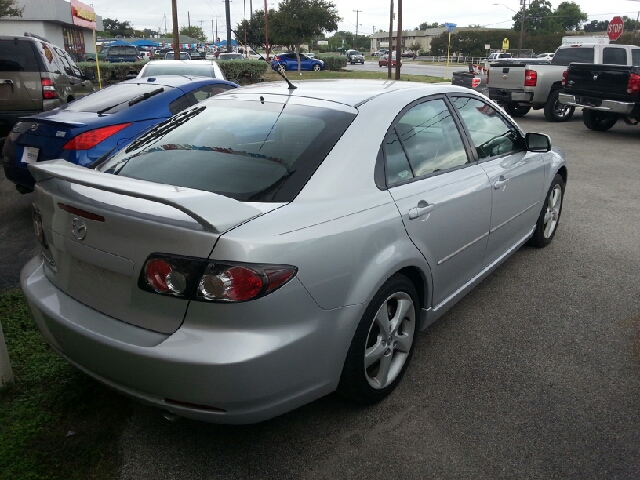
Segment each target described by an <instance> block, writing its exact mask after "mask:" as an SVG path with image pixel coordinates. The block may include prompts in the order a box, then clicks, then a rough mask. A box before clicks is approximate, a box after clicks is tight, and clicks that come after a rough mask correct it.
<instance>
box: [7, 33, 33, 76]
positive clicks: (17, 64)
mask: <svg viewBox="0 0 640 480" xmlns="http://www.w3.org/2000/svg"><path fill="white" fill-rule="evenodd" d="M39 71H40V66H39V65H38V59H37V58H36V52H35V51H34V49H33V47H32V46H31V42H25V41H20V40H18V41H17V42H14V41H13V39H11V40H0V72H39Z"/></svg>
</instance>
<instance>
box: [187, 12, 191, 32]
mask: <svg viewBox="0 0 640 480" xmlns="http://www.w3.org/2000/svg"><path fill="white" fill-rule="evenodd" d="M187 25H188V26H189V35H191V12H189V10H187Z"/></svg>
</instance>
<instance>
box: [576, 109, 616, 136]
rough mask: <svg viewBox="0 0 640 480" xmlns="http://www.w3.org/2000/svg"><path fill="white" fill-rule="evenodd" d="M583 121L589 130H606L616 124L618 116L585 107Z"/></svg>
mask: <svg viewBox="0 0 640 480" xmlns="http://www.w3.org/2000/svg"><path fill="white" fill-rule="evenodd" d="M582 121H583V122H584V124H585V125H586V126H587V128H588V129H589V130H595V131H597V132H604V131H605V130H609V129H610V128H611V127H613V126H614V125H615V124H616V122H617V121H618V117H616V116H614V115H611V114H608V113H603V112H597V111H595V110H588V109H584V110H583V111H582Z"/></svg>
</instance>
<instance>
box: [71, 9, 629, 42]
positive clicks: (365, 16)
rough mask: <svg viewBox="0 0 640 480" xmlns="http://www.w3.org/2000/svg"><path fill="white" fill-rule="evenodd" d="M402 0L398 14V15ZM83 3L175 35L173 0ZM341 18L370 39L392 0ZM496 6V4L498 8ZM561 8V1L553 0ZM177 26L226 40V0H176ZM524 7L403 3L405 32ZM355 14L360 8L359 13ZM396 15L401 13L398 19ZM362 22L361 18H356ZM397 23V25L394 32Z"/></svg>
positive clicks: (592, 12) (491, 20) (241, 14)
mask: <svg viewBox="0 0 640 480" xmlns="http://www.w3.org/2000/svg"><path fill="white" fill-rule="evenodd" d="M397 1H398V0H395V11H396V14H397ZM267 2H268V5H269V8H277V4H278V2H277V1H276V0H267ZM83 3H85V4H87V5H92V6H93V8H94V10H95V12H96V14H97V15H100V16H102V18H112V19H118V20H119V21H126V20H128V21H130V22H131V23H132V25H133V26H134V28H136V29H137V30H143V29H145V28H150V29H152V30H158V31H160V32H161V33H164V30H165V22H166V28H167V29H168V31H169V32H171V28H172V27H171V25H172V20H171V0H151V1H147V2H133V1H131V0H84V1H83ZM333 3H334V5H336V7H337V10H338V14H339V15H340V16H341V17H342V21H341V22H340V23H339V30H345V31H350V32H354V33H355V32H356V23H357V24H358V34H359V35H360V34H362V35H369V34H371V33H372V32H373V31H374V29H375V31H378V30H384V31H388V29H389V8H390V1H389V0H333ZM494 3H495V4H496V5H494ZM551 3H552V5H553V8H556V7H557V6H558V4H559V3H561V0H551ZM576 3H577V4H578V5H580V8H581V9H582V11H584V12H586V13H587V15H588V16H589V21H591V20H610V19H611V18H613V17H614V16H615V15H620V16H623V15H627V16H628V17H631V18H636V15H637V13H638V11H639V10H640V0H608V1H607V2H603V1H601V0H578V1H576ZM177 5H178V25H179V26H180V27H182V26H186V25H187V24H188V16H190V18H191V25H198V26H202V29H203V30H204V32H205V34H207V35H208V36H209V37H211V36H212V33H213V32H215V29H216V22H217V31H218V36H219V37H222V38H223V37H224V36H225V25H226V20H225V5H224V1H223V0H177ZM252 6H253V9H254V10H258V9H263V8H264V1H263V0H262V1H261V0H252ZM520 8H521V6H520V3H519V0H502V1H501V2H499V1H498V0H487V1H485V2H478V1H476V0H451V1H442V0H439V1H434V2H430V1H428V0H403V2H402V10H403V15H402V27H403V30H413V29H414V28H415V27H418V26H419V25H420V24H421V23H423V22H429V23H433V22H439V23H444V22H449V23H455V24H457V25H458V26H460V27H466V26H468V25H482V26H486V27H490V28H509V27H510V26H512V25H513V20H512V19H511V17H512V16H513V15H514V12H513V11H509V9H511V10H514V11H515V10H519V9H520ZM230 10H231V26H232V28H234V27H235V26H236V25H237V24H238V23H239V22H241V21H242V20H243V19H244V18H248V17H249V11H250V0H232V1H231V3H230ZM355 10H360V12H359V13H356V12H355ZM396 17H397V15H396ZM356 19H357V20H356ZM396 28H397V22H394V30H395V29H396Z"/></svg>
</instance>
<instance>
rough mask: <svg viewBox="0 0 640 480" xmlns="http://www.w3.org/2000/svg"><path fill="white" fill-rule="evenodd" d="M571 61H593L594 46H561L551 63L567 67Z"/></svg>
mask: <svg viewBox="0 0 640 480" xmlns="http://www.w3.org/2000/svg"><path fill="white" fill-rule="evenodd" d="M571 62H578V63H593V46H590V47H570V48H559V49H558V50H557V51H556V54H555V55H554V56H553V59H552V60H551V65H564V66H565V67H566V66H568V65H569V64H570V63H571Z"/></svg>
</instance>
